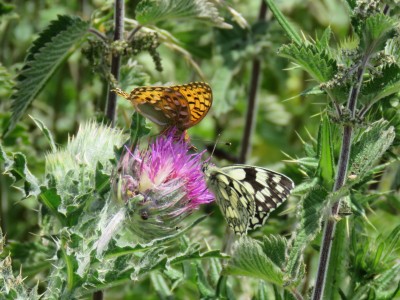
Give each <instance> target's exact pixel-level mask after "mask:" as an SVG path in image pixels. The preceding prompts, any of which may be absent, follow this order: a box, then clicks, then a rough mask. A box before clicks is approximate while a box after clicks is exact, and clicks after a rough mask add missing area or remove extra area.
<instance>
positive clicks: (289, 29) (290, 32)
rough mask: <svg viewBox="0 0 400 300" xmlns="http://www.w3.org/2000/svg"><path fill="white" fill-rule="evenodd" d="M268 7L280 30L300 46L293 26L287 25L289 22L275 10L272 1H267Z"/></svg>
mask: <svg viewBox="0 0 400 300" xmlns="http://www.w3.org/2000/svg"><path fill="white" fill-rule="evenodd" d="M267 3H268V6H269V8H270V9H271V11H272V13H273V14H274V16H275V18H276V19H277V21H278V22H279V24H280V25H281V26H282V28H283V29H284V30H285V31H286V33H287V35H288V36H289V37H290V38H291V39H292V41H293V42H295V43H296V44H297V45H299V46H300V45H301V44H302V43H303V42H302V39H301V37H300V35H299V34H298V33H297V31H296V30H295V29H294V28H293V26H292V25H291V24H290V23H289V21H288V20H287V19H286V18H285V16H284V15H283V14H282V12H281V11H280V10H279V9H278V8H277V6H276V4H275V1H274V0H267Z"/></svg>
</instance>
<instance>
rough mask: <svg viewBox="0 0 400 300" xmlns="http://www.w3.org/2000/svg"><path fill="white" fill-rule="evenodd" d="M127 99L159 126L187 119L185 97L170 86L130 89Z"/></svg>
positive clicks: (174, 123) (187, 109) (187, 110)
mask: <svg viewBox="0 0 400 300" xmlns="http://www.w3.org/2000/svg"><path fill="white" fill-rule="evenodd" d="M128 100H130V101H131V102H132V104H133V105H134V106H135V108H136V109H137V110H138V111H139V112H140V113H141V114H143V115H144V116H145V117H147V118H148V119H150V120H151V121H153V122H154V123H156V124H158V125H161V126H167V125H176V124H179V123H182V122H183V121H186V120H187V119H188V115H189V107H188V105H187V103H186V99H185V97H184V96H183V95H182V94H181V93H179V91H175V90H174V89H172V88H170V87H162V86H154V87H138V88H135V89H133V90H132V92H131V93H130V96H129V99H128ZM182 116H183V117H182Z"/></svg>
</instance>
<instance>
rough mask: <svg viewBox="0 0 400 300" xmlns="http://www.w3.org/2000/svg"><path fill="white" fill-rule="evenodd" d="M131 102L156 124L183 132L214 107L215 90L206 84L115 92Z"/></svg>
mask: <svg viewBox="0 0 400 300" xmlns="http://www.w3.org/2000/svg"><path fill="white" fill-rule="evenodd" d="M114 91H115V92H116V93H117V94H118V95H120V96H122V97H124V98H125V99H127V100H129V101H131V103H132V104H133V106H134V107H135V109H136V110H137V111H138V112H139V113H141V114H142V115H143V116H145V117H146V118H148V119H150V120H151V121H153V122H154V123H156V124H158V125H160V126H162V127H164V128H165V129H167V128H169V127H172V126H174V127H176V128H178V129H179V130H181V131H182V132H184V131H185V130H186V129H188V128H190V127H192V126H194V125H196V124H197V123H199V122H200V121H201V120H202V119H203V118H204V117H205V116H206V114H207V113H208V111H209V109H210V107H211V105H212V98H213V97H212V91H211V88H210V86H209V85H208V84H207V83H205V82H191V83H188V84H184V85H173V86H144V87H138V88H135V89H133V90H132V92H131V93H130V94H128V93H126V92H124V91H122V90H120V89H115V90H114Z"/></svg>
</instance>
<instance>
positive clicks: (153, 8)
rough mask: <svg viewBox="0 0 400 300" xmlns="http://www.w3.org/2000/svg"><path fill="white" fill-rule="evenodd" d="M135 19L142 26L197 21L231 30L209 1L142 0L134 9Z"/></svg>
mask: <svg viewBox="0 0 400 300" xmlns="http://www.w3.org/2000/svg"><path fill="white" fill-rule="evenodd" d="M136 19H137V20H138V21H139V23H140V24H142V25H147V24H157V23H158V22H160V21H165V20H182V19H185V20H198V21H202V22H206V23H208V24H211V25H213V26H216V27H220V28H225V29H231V28H232V26H231V25H230V24H228V23H225V22H224V19H223V18H222V17H221V16H220V15H219V12H218V9H217V7H216V6H215V4H214V3H213V2H212V1H209V0H142V1H140V2H139V4H138V5H137V7H136Z"/></svg>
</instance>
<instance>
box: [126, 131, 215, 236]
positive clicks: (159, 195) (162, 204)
mask: <svg viewBox="0 0 400 300" xmlns="http://www.w3.org/2000/svg"><path fill="white" fill-rule="evenodd" d="M189 149H190V145H189V144H188V143H187V142H186V141H185V137H184V135H182V136H180V137H178V138H177V137H176V131H175V130H171V131H169V132H168V133H167V134H166V135H162V136H159V137H157V139H156V140H155V141H154V142H153V143H151V144H150V145H149V147H148V148H147V150H138V149H136V150H135V151H134V152H133V153H132V152H130V151H127V152H126V153H125V154H124V156H123V157H122V158H121V161H120V170H121V174H120V175H121V177H120V178H121V181H120V187H119V189H120V193H121V196H122V199H123V200H124V202H125V203H126V204H128V205H129V206H130V207H132V209H133V215H131V218H132V219H133V221H134V224H133V225H134V226H132V229H133V230H134V231H135V232H136V233H137V234H139V235H140V236H142V237H145V238H149V237H150V238H155V237H157V236H162V235H165V234H166V233H167V232H168V231H171V230H175V229H176V226H177V224H178V223H179V222H180V221H181V220H182V219H183V218H184V217H186V216H187V215H189V214H190V213H191V212H192V211H193V210H195V209H197V208H198V207H199V206H200V205H201V204H207V203H210V202H212V201H213V200H214V195H213V194H211V193H210V192H209V191H208V189H207V186H206V182H205V179H204V174H203V172H202V170H201V168H202V161H201V156H202V154H203V152H201V153H195V154H190V153H188V151H189Z"/></svg>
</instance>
